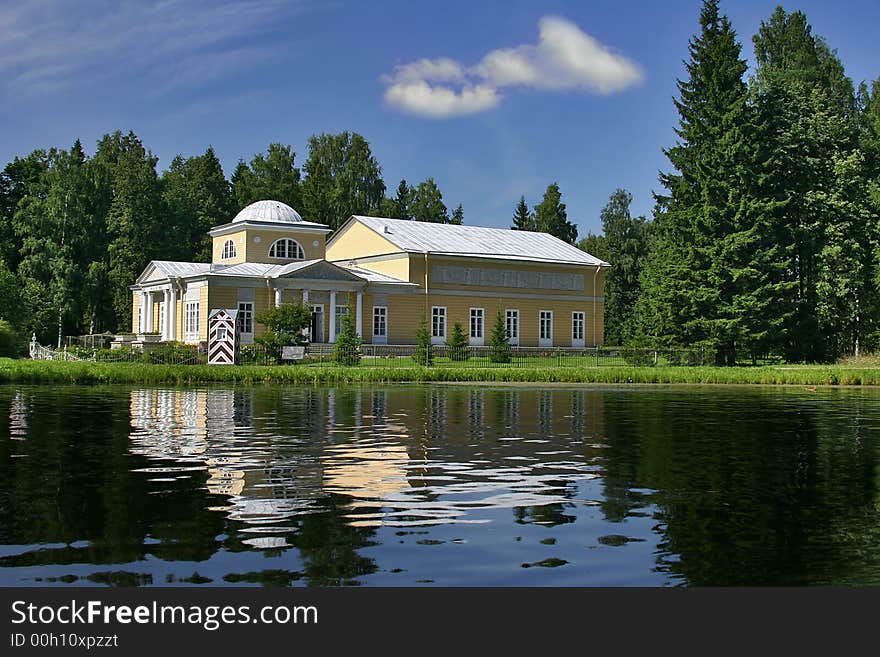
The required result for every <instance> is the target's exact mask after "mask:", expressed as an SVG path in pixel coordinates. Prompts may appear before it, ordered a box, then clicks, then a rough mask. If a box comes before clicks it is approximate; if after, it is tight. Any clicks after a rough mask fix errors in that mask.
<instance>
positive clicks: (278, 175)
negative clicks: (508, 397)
mask: <svg viewBox="0 0 880 657" xmlns="http://www.w3.org/2000/svg"><path fill="white" fill-rule="evenodd" d="M295 159H296V153H295V152H294V151H293V149H292V148H291V147H290V146H289V145H284V144H279V143H272V144H269V148H268V149H267V151H266V155H263V154H262V153H257V154H256V155H254V157H253V159H251V162H250V166H248V165H247V164H245V163H244V161H243V160H239V162H238V166H236V167H235V171H234V172H233V174H232V195H233V197H234V199H235V201H234V206H235V207H236V209H237V210H241V209H242V208H243V207H245V206H247V205H250V204H251V203H255V202H256V201H265V200H273V201H281V202H282V203H286V204H287V205H289V206H290V207H292V208H294V209H298V208H300V207H301V206H302V190H301V189H300V171H299V169H298V168H297V167H296V165H295V163H294V162H295ZM231 219H232V215H231V214H230V215H229V216H228V218H226V219H225V220H224V221H222V222H220V223H226V222H227V221H230V220H231ZM213 225H217V224H213Z"/></svg>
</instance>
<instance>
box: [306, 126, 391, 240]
mask: <svg viewBox="0 0 880 657" xmlns="http://www.w3.org/2000/svg"><path fill="white" fill-rule="evenodd" d="M303 172H304V173H305V175H306V178H305V180H304V181H303V184H302V195H303V200H302V205H303V209H304V210H305V212H304V215H305V218H306V219H307V220H309V221H316V222H318V223H322V224H327V225H328V226H330V227H331V228H333V229H336V228H338V227H339V226H340V225H342V223H343V222H345V221H346V220H347V219H348V218H349V217H350V216H351V215H353V214H362V215H370V214H374V213H375V210H376V209H378V208H379V206H380V204H381V202H382V199H383V198H384V196H385V183H384V182H383V180H382V169H381V167H380V166H379V162H378V161H377V160H376V158H375V157H373V154H372V152H371V151H370V145H369V143H367V140H366V139H364V138H363V137H362V136H361V135H359V134H357V133H356V132H351V133H350V132H341V133H339V134H338V135H330V134H321V135H317V136H312V137H311V138H310V139H309V157H308V159H307V160H306V163H305V164H304V165H303Z"/></svg>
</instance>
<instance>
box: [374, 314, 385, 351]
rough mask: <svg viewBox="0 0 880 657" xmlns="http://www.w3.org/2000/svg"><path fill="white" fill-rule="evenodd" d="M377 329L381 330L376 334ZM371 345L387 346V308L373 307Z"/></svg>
mask: <svg viewBox="0 0 880 657" xmlns="http://www.w3.org/2000/svg"><path fill="white" fill-rule="evenodd" d="M377 311H378V312H377ZM377 319H379V326H377V325H376V320H377ZM377 328H380V329H381V332H380V333H377V332H376V329H377ZM373 344H388V306H373Z"/></svg>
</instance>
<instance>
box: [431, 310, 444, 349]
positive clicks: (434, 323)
mask: <svg viewBox="0 0 880 657" xmlns="http://www.w3.org/2000/svg"><path fill="white" fill-rule="evenodd" d="M431 337H432V338H434V340H435V341H440V340H445V339H446V307H445V306H433V307H432V308H431Z"/></svg>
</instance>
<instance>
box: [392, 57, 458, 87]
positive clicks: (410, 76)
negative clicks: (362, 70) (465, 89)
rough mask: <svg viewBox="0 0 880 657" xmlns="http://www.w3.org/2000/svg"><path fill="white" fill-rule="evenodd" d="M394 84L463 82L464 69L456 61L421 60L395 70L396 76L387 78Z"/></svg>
mask: <svg viewBox="0 0 880 657" xmlns="http://www.w3.org/2000/svg"><path fill="white" fill-rule="evenodd" d="M386 80H389V81H391V82H392V83H406V82H418V81H420V80H425V81H427V82H461V81H462V80H464V69H463V68H462V67H461V64H459V63H458V62H457V61H455V60H454V59H450V58H448V57H441V58H440V59H419V60H418V61H415V62H410V63H409V64H404V65H403V66H398V67H396V68H395V69H394V75H391V76H386Z"/></svg>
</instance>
